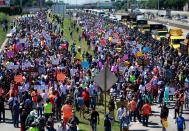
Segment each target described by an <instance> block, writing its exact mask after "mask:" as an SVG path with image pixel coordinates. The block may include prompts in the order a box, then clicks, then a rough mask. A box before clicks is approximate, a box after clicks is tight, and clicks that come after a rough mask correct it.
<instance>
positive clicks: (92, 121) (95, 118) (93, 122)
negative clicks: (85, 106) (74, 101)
mask: <svg viewBox="0 0 189 131" xmlns="http://www.w3.org/2000/svg"><path fill="white" fill-rule="evenodd" d="M99 121H100V119H99V113H98V112H97V111H96V110H95V108H93V109H92V112H91V119H90V124H91V127H92V131H96V130H97V122H98V124H99Z"/></svg>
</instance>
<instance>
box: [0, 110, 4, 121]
mask: <svg viewBox="0 0 189 131" xmlns="http://www.w3.org/2000/svg"><path fill="white" fill-rule="evenodd" d="M1 114H3V122H5V110H4V109H2V110H1V111H0V122H1Z"/></svg>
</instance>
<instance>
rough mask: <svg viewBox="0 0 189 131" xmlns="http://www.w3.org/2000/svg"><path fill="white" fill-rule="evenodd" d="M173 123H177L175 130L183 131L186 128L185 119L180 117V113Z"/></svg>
mask: <svg viewBox="0 0 189 131" xmlns="http://www.w3.org/2000/svg"><path fill="white" fill-rule="evenodd" d="M175 123H176V124H177V131H184V130H185V129H186V124H185V119H184V117H182V114H181V113H180V114H179V116H178V117H177V118H176V122H175Z"/></svg>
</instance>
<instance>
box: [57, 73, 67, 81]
mask: <svg viewBox="0 0 189 131" xmlns="http://www.w3.org/2000/svg"><path fill="white" fill-rule="evenodd" d="M65 77H66V75H65V74H63V73H57V76H56V78H57V80H58V81H64V79H65Z"/></svg>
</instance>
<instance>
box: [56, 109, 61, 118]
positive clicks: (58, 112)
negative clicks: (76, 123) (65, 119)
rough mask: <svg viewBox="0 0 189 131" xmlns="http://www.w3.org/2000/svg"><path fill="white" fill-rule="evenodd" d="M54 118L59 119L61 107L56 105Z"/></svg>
mask: <svg viewBox="0 0 189 131" xmlns="http://www.w3.org/2000/svg"><path fill="white" fill-rule="evenodd" d="M56 118H57V120H61V107H56Z"/></svg>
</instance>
